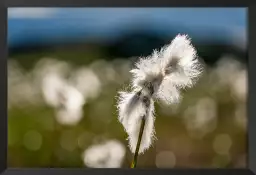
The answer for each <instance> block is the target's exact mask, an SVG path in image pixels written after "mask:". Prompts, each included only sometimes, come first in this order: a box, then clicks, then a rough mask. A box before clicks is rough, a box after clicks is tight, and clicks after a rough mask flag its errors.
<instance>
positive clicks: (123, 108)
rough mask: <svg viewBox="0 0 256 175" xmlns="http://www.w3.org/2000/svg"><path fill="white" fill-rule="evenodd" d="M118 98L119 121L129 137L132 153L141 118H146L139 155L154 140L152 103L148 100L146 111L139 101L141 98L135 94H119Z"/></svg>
mask: <svg viewBox="0 0 256 175" xmlns="http://www.w3.org/2000/svg"><path fill="white" fill-rule="evenodd" d="M119 98H120V99H119V104H118V109H119V113H120V115H119V121H120V122H121V123H122V124H123V126H124V128H125V130H126V132H127V134H128V135H129V136H128V141H129V146H130V149H131V151H132V152H133V153H134V152H135V149H136V145H137V141H138V136H139V132H140V126H141V121H142V117H143V116H144V115H145V117H146V122H145V126H144V132H143V135H142V140H141V145H140V149H139V153H143V152H144V151H145V150H147V149H148V148H149V147H150V145H151V143H152V141H153V139H154V133H155V131H154V120H155V118H154V101H153V100H152V99H150V105H149V108H148V109H147V108H146V107H145V105H144V104H143V102H142V100H141V98H142V96H138V95H137V93H135V92H131V93H129V92H120V97H119ZM147 110H148V111H147Z"/></svg>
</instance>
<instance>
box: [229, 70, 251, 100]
mask: <svg viewBox="0 0 256 175" xmlns="http://www.w3.org/2000/svg"><path fill="white" fill-rule="evenodd" d="M247 88H248V81H247V70H245V69H243V70H240V71H239V72H237V73H236V74H235V75H234V79H233V81H232V82H231V93H232V95H233V97H234V98H236V99H237V100H239V101H240V102H245V103H246V99H247V91H248V89H247Z"/></svg>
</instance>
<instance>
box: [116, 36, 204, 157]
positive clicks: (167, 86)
mask: <svg viewBox="0 0 256 175" xmlns="http://www.w3.org/2000/svg"><path fill="white" fill-rule="evenodd" d="M130 72H131V73H132V76H133V79H132V82H131V84H132V92H120V96H119V101H118V110H119V121H120V122H121V123H122V124H123V126H124V128H125V130H126V132H127V133H128V135H129V137H128V139H129V144H130V148H131V151H132V152H134V151H135V149H136V145H137V142H138V136H139V132H140V127H141V121H142V116H143V115H145V114H146V124H145V128H144V131H143V136H142V141H141V145H140V149H139V153H143V151H145V150H146V149H148V148H149V147H150V145H151V144H152V141H153V138H154V100H158V99H160V100H161V101H164V102H165V103H167V104H171V103H177V102H179V100H180V90H181V89H182V88H186V87H191V86H192V85H193V84H194V82H195V79H196V78H197V77H198V76H199V75H200V74H201V72H202V67H201V65H200V64H199V62H198V60H197V55H196V50H195V48H194V47H193V46H192V44H191V41H190V38H188V36H187V35H177V36H176V37H175V38H174V39H173V40H172V42H171V43H170V44H169V45H166V46H164V47H163V48H162V49H160V51H157V50H154V51H153V53H152V54H151V55H150V56H148V57H146V58H140V60H139V61H138V62H137V63H136V64H135V68H134V69H132V70H131V71H130ZM145 99H147V100H146V101H148V103H149V104H148V105H147V102H145Z"/></svg>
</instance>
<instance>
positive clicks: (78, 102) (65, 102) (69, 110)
mask: <svg viewBox="0 0 256 175" xmlns="http://www.w3.org/2000/svg"><path fill="white" fill-rule="evenodd" d="M59 93H60V107H59V108H57V111H56V119H57V121H58V122H59V123H61V124H66V125H76V124H78V122H80V120H81V119H82V117H83V105H84V104H85V99H84V96H83V94H82V93H81V92H79V91H78V90H77V89H76V88H74V87H72V86H69V85H67V86H65V87H64V88H63V91H61V92H59Z"/></svg>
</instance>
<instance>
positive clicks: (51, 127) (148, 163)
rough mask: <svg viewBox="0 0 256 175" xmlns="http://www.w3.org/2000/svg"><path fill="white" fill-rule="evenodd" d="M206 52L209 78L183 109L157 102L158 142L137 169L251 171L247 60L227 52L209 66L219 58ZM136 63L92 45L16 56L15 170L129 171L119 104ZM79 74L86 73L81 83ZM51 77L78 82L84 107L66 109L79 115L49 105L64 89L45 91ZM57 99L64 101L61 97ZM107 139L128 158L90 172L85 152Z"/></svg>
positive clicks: (11, 153)
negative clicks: (211, 58)
mask: <svg viewBox="0 0 256 175" xmlns="http://www.w3.org/2000/svg"><path fill="white" fill-rule="evenodd" d="M204 51H205V52H204ZM206 52H207V50H206V49H205V50H204V49H201V50H200V53H202V54H200V55H199V56H202V55H203V56H202V58H201V59H202V62H203V63H204V64H205V70H204V74H203V76H202V77H201V78H200V80H199V82H198V83H197V84H196V85H195V86H194V87H193V88H191V89H188V90H185V91H184V92H183V99H182V101H181V103H180V104H178V105H170V106H165V105H164V104H161V103H156V121H155V130H156V137H157V140H156V141H154V143H153V146H152V147H151V148H150V149H149V150H147V151H146V152H145V153H144V154H143V155H140V156H139V158H138V165H137V166H138V167H141V168H243V167H246V166H247V126H246V125H247V116H246V101H247V100H246V99H247V68H246V64H245V63H244V62H241V61H240V60H245V59H246V58H244V57H241V55H238V56H237V55H231V54H229V53H227V54H222V55H221V56H218V57H216V58H215V60H216V61H215V63H214V64H211V65H209V64H208V63H205V60H204V58H205V57H207V56H209V57H210V56H212V57H213V58H214V57H215V55H212V54H211V53H215V54H216V53H217V51H212V52H210V53H208V52H207V53H206ZM145 56H146V55H145ZM204 56H205V57H204ZM137 59H138V57H137V56H135V55H134V57H122V56H120V57H118V56H116V57H113V56H112V57H110V56H108V54H107V52H106V50H104V49H103V48H101V47H96V46H93V45H92V46H91V45H87V46H65V47H61V48H51V49H42V50H33V51H30V52H29V51H26V52H11V54H10V55H9V59H8V166H9V167H111V166H112V167H120V168H129V166H130V164H131V161H132V156H133V155H132V153H131V152H130V150H129V147H128V142H127V140H126V139H127V134H126V133H125V131H124V128H123V126H122V125H121V124H120V123H119V121H118V119H117V108H116V100H117V95H118V91H119V90H122V89H125V88H127V85H128V84H129V81H130V78H131V75H130V73H129V70H130V69H131V68H132V66H133V64H134V62H135V61H136V60H137ZM79 70H86V71H85V72H84V73H85V74H82V75H83V76H81V77H80V78H77V77H78V74H79ZM81 72H83V71H80V73H81ZM51 73H52V74H51ZM86 73H87V74H86ZM51 75H55V76H57V77H58V76H59V77H62V78H63V79H62V80H65V82H71V84H72V83H73V82H77V81H78V84H79V87H81V88H82V89H83V90H84V91H83V95H82V96H83V99H84V103H82V102H81V104H77V106H75V105H73V106H72V104H69V103H67V104H66V103H65V102H63V103H64V106H65V104H66V106H65V107H66V108H68V109H70V110H73V113H70V116H61V114H63V113H61V114H59V113H58V112H57V111H58V110H61V109H62V108H61V107H59V106H58V107H56V106H55V107H53V105H52V104H51V103H49V99H48V101H47V98H51V97H52V98H53V95H56V94H51V93H54V91H51V87H52V88H56V87H57V85H55V84H54V82H55V81H52V83H48V84H46V85H44V84H42V82H44V80H45V79H44V78H45V77H46V78H47V77H50V76H51ZM46 80H47V79H46ZM46 82H47V81H46ZM49 82H51V81H49ZM45 88H46V89H45ZM47 88H48V89H47ZM48 91H49V92H48ZM47 93H49V95H47ZM65 94H68V92H65V93H64V96H65ZM69 97H70V99H71V100H74V101H76V99H75V96H72V95H71V96H67V97H66V96H65V98H69ZM56 98H57V99H55V100H57V101H58V100H61V99H62V97H59V96H58V95H57V97H56ZM59 98H60V99H59ZM79 98H80V97H79ZM52 100H54V99H52ZM62 100H63V99H62ZM65 100H66V101H68V100H69V99H64V101H65ZM68 105H70V106H71V107H69V106H68ZM65 107H64V108H65ZM80 108H81V110H80ZM75 110H78V111H79V110H80V112H76V111H75ZM78 113H79V114H81V116H80V117H74V116H75V115H78V116H79V114H78ZM56 115H59V117H57V116H56ZM66 117H69V118H68V119H67V118H66ZM72 117H74V119H73V118H72ZM108 140H115V141H116V142H118V143H120V144H121V145H122V146H123V148H124V151H125V154H124V156H123V157H122V159H121V164H120V165H111V164H110V165H105V164H104V163H102V164H101V166H97V162H95V161H94V162H92V163H91V164H90V165H89V164H88V160H85V156H84V152H85V151H86V150H87V149H88V148H90V147H92V146H93V145H101V144H104V143H105V142H107V141H108ZM115 153H116V154H118V152H115V151H114V153H113V154H115ZM99 154H100V150H99ZM94 157H97V155H96V154H95V156H94ZM108 161H111V159H109V160H108ZM92 164H93V166H92Z"/></svg>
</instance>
